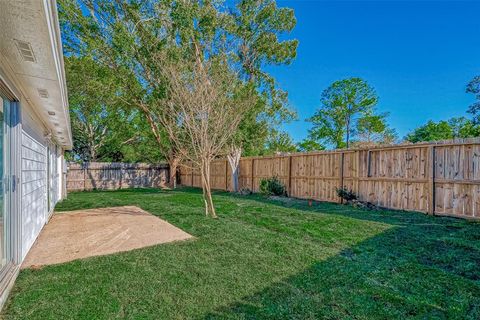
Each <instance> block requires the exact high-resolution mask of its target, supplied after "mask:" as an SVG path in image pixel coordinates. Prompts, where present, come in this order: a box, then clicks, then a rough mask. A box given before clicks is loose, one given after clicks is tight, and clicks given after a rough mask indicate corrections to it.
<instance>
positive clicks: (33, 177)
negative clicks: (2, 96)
mask: <svg viewBox="0 0 480 320" xmlns="http://www.w3.org/2000/svg"><path fill="white" fill-rule="evenodd" d="M0 81H4V82H5V81H6V82H7V83H8V84H9V86H11V87H12V88H13V89H15V90H14V93H15V95H16V96H17V100H18V102H17V104H18V106H19V110H20V112H19V113H20V117H19V119H18V120H19V121H18V124H17V125H16V128H17V129H16V130H18V139H15V141H14V142H13V145H14V148H13V149H12V153H15V154H18V157H17V158H16V159H18V160H17V161H15V165H14V167H15V169H14V171H13V172H12V174H15V175H16V176H17V177H18V184H17V187H16V188H17V191H16V192H17V193H18V197H17V198H18V200H16V206H17V208H18V210H16V211H13V212H10V213H9V214H11V215H14V216H15V227H14V229H13V230H12V232H13V233H14V238H15V239H16V240H15V243H14V247H15V249H14V250H15V252H14V256H15V258H14V263H15V265H14V268H13V269H11V270H10V271H9V274H11V276H10V277H8V278H6V277H5V278H2V279H0V308H1V306H2V305H3V303H4V302H5V299H6V297H7V296H8V291H9V288H11V285H12V283H13V281H14V280H15V278H16V275H17V273H18V267H19V266H20V265H21V263H22V261H23V260H24V258H25V257H26V255H27V254H28V252H29V250H30V249H31V247H32V245H33V244H34V243H35V240H36V239H37V237H38V235H39V234H40V232H41V230H42V228H43V227H44V225H45V224H46V223H48V218H49V217H50V214H51V213H52V212H53V208H54V207H55V204H56V203H57V202H58V201H60V200H61V198H62V192H59V191H60V190H62V188H63V186H62V185H61V184H62V183H63V182H64V181H62V179H61V175H60V174H59V173H60V172H61V171H59V168H61V163H63V149H62V148H61V147H59V146H58V145H57V144H56V143H55V141H51V140H49V135H48V134H47V132H49V131H50V130H52V128H48V127H47V126H46V125H45V124H44V123H43V122H42V121H41V120H40V119H39V117H38V116H37V114H36V112H35V111H34V108H33V107H32V106H31V105H30V103H29V102H28V101H27V99H26V98H25V97H24V96H23V94H22V93H21V91H20V90H18V89H16V87H15V83H17V81H18V80H17V79H16V77H15V75H13V73H8V72H6V71H5V69H3V68H2V64H1V60H0ZM49 159H51V163H50V166H51V175H50V177H51V180H50V181H49V179H48V164H47V163H48V160H49ZM49 195H51V197H50V199H51V203H50V210H49V204H48V197H49ZM0 271H1V270H0ZM0 273H1V272H0Z"/></svg>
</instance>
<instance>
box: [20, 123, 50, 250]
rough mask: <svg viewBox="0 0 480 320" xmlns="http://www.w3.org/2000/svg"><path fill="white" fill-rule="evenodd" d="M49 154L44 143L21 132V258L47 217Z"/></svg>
mask: <svg viewBox="0 0 480 320" xmlns="http://www.w3.org/2000/svg"><path fill="white" fill-rule="evenodd" d="M46 170H47V155H46V147H45V145H44V143H42V142H41V141H39V140H37V139H35V138H33V137H32V136H30V135H29V134H28V133H26V132H25V131H23V132H22V221H23V223H22V258H25V256H26V255H27V253H28V250H30V248H31V246H32V244H33V243H34V242H35V239H36V238H37V236H38V234H39V233H40V231H41V230H42V228H43V226H44V225H45V223H46V219H47V171H46Z"/></svg>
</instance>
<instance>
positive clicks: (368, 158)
mask: <svg viewBox="0 0 480 320" xmlns="http://www.w3.org/2000/svg"><path fill="white" fill-rule="evenodd" d="M371 159H372V156H371V151H370V150H368V151H367V177H368V178H370V177H371V176H372V174H371V166H370V164H371V162H372V161H371Z"/></svg>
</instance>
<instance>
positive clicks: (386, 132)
mask: <svg viewBox="0 0 480 320" xmlns="http://www.w3.org/2000/svg"><path fill="white" fill-rule="evenodd" d="M387 117H388V113H387V112H386V113H380V114H374V113H367V114H366V115H364V116H362V117H361V118H359V119H358V121H357V127H356V130H355V131H356V138H355V141H354V143H353V144H354V145H355V146H356V147H369V146H374V145H378V144H392V143H394V142H395V139H396V138H397V133H396V132H395V130H394V129H391V128H389V127H388V124H387Z"/></svg>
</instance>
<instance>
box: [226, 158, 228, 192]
mask: <svg viewBox="0 0 480 320" xmlns="http://www.w3.org/2000/svg"><path fill="white" fill-rule="evenodd" d="M225 191H228V160H227V159H225Z"/></svg>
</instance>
